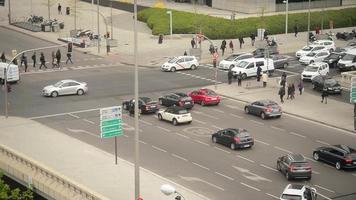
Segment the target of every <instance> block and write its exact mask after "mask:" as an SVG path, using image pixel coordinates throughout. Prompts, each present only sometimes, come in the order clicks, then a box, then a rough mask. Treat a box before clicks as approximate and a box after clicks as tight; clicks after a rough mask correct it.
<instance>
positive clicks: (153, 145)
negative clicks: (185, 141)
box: [152, 145, 167, 153]
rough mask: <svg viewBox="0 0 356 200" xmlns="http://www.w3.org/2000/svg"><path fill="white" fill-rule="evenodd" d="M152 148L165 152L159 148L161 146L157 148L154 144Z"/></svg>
mask: <svg viewBox="0 0 356 200" xmlns="http://www.w3.org/2000/svg"><path fill="white" fill-rule="evenodd" d="M152 148H154V149H156V150H158V151H162V152H164V153H167V151H166V150H164V149H161V148H159V147H156V146H154V145H152Z"/></svg>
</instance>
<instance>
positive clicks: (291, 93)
mask: <svg viewBox="0 0 356 200" xmlns="http://www.w3.org/2000/svg"><path fill="white" fill-rule="evenodd" d="M286 84H287V74H286V73H285V72H283V74H282V76H281V80H280V88H279V91H278V95H279V98H280V100H281V103H284V96H285V94H286ZM297 87H298V90H299V95H302V94H303V91H304V84H303V81H302V80H300V81H299V83H298V84H297ZM295 90H296V88H295V84H294V83H289V84H288V86H287V99H289V100H293V99H295V92H296V91H295Z"/></svg>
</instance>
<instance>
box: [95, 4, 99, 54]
mask: <svg viewBox="0 0 356 200" xmlns="http://www.w3.org/2000/svg"><path fill="white" fill-rule="evenodd" d="M96 3H97V4H98V5H97V7H96V10H97V20H98V53H100V31H99V30H100V27H99V4H100V2H99V0H96Z"/></svg>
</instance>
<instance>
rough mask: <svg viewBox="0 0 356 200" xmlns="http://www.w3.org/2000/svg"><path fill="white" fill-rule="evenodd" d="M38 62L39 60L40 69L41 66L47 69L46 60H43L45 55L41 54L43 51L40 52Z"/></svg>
mask: <svg viewBox="0 0 356 200" xmlns="http://www.w3.org/2000/svg"><path fill="white" fill-rule="evenodd" d="M40 62H41V65H40V69H41V68H42V66H43V67H45V68H46V69H47V66H46V60H45V57H44V55H43V52H41V55H40Z"/></svg>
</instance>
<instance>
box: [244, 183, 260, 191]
mask: <svg viewBox="0 0 356 200" xmlns="http://www.w3.org/2000/svg"><path fill="white" fill-rule="evenodd" d="M240 184H241V185H244V186H246V187H248V188H250V189H253V190H256V191H258V192H261V190H260V189H258V188H255V187H253V186H251V185H248V184H246V183H243V182H240Z"/></svg>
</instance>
